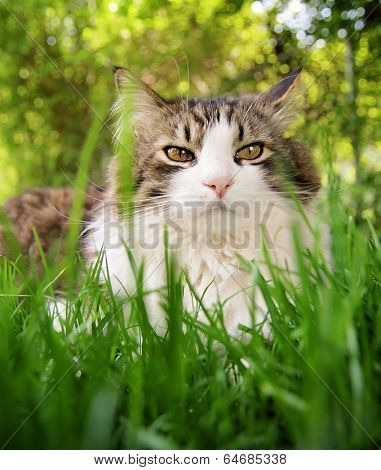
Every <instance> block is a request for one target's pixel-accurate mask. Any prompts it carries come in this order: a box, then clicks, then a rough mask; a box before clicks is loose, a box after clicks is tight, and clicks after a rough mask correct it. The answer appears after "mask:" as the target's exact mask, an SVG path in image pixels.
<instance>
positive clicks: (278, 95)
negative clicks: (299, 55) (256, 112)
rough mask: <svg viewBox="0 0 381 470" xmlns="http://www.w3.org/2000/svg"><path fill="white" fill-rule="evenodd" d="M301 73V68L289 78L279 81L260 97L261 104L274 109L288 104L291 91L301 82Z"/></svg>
mask: <svg viewBox="0 0 381 470" xmlns="http://www.w3.org/2000/svg"><path fill="white" fill-rule="evenodd" d="M301 72H302V68H301V67H299V68H298V69H297V70H295V71H294V72H292V73H290V75H288V76H287V77H285V78H283V79H282V80H279V82H277V83H276V84H275V85H273V86H272V87H271V88H270V89H269V90H267V91H265V92H264V93H262V94H261V95H260V96H259V97H258V100H259V102H261V103H263V104H264V105H267V106H272V107H274V108H279V107H282V106H283V105H284V104H285V103H286V101H287V98H288V97H289V94H290V92H291V90H292V89H293V88H294V87H295V85H296V84H297V82H298V81H299V79H300V74H301Z"/></svg>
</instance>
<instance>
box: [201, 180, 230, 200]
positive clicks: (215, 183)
mask: <svg viewBox="0 0 381 470" xmlns="http://www.w3.org/2000/svg"><path fill="white" fill-rule="evenodd" d="M204 185H205V186H208V187H209V188H210V189H212V190H213V191H214V192H215V193H216V194H217V196H218V197H219V198H222V197H223V196H224V194H225V193H226V191H227V190H228V188H229V187H230V186H231V185H232V179H231V178H230V176H218V177H211V178H207V179H206V180H205V181H204Z"/></svg>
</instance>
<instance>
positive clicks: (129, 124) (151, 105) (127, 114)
mask: <svg viewBox="0 0 381 470" xmlns="http://www.w3.org/2000/svg"><path fill="white" fill-rule="evenodd" d="M113 72H114V78H115V85H116V88H117V91H118V97H117V99H116V101H115V103H114V106H113V108H112V114H113V115H114V116H115V117H116V123H115V129H116V131H115V140H116V141H120V140H121V139H122V135H123V134H124V133H125V132H127V131H128V129H130V128H133V129H134V132H135V134H140V130H142V129H144V128H147V126H148V127H149V125H151V126H152V127H154V126H155V125H156V124H155V123H156V122H157V121H158V120H160V119H162V115H163V110H164V109H165V108H168V103H167V101H166V100H165V99H164V98H162V97H161V96H160V95H159V94H157V93H156V92H155V91H154V90H152V88H151V87H150V86H149V85H147V84H146V83H145V82H143V81H142V80H139V79H137V78H136V77H135V76H134V75H133V74H132V73H131V72H130V71H129V70H128V69H126V68H125V67H121V66H114V67H113ZM149 123H151V124H149Z"/></svg>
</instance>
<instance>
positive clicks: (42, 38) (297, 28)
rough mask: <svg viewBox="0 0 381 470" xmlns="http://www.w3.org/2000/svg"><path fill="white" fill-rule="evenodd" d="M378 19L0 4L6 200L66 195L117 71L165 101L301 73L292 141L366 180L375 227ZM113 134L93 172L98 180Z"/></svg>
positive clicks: (313, 10) (1, 161)
mask: <svg viewBox="0 0 381 470" xmlns="http://www.w3.org/2000/svg"><path fill="white" fill-rule="evenodd" d="M380 16H381V5H380V2H379V0H368V1H367V0H363V1H359V0H347V1H343V0H336V1H335V0H308V1H307V0H305V1H302V0H262V1H258V0H257V1H254V2H253V1H247V0H228V1H223V0H209V1H206V2H197V1H194V0H171V1H169V2H168V1H163V0H87V1H85V0H72V1H63V0H49V1H46V0H28V2H12V1H9V0H1V2H0V24H1V28H0V43H1V48H0V64H1V65H0V165H1V172H2V184H1V187H0V199H1V200H4V199H5V198H6V197H9V196H10V195H12V194H14V193H15V192H18V191H20V190H22V189H24V188H26V187H28V186H33V185H54V186H58V185H68V184H72V181H73V179H74V175H75V174H76V171H77V169H78V166H77V161H78V158H79V153H80V150H81V147H82V144H83V142H84V139H85V136H86V134H87V132H88V129H89V127H90V123H91V121H92V120H93V118H94V114H95V115H96V114H97V111H96V110H97V109H99V107H102V108H103V107H104V106H105V105H111V103H112V99H113V96H114V85H113V79H112V74H111V66H112V64H120V65H125V66H127V67H129V68H130V69H132V70H133V71H134V72H135V73H136V74H137V75H139V76H141V77H142V78H143V79H144V80H146V81H147V82H148V83H149V84H150V85H151V86H153V87H154V88H156V90H157V91H159V92H161V93H163V94H164V95H165V96H168V97H171V96H174V95H177V94H183V95H188V94H189V95H195V94H197V95H217V94H220V93H234V92H245V91H253V90H263V89H265V88H266V87H267V86H269V85H270V84H271V83H272V82H274V81H276V80H279V79H280V78H281V77H282V76H284V75H285V74H287V73H288V72H290V70H291V69H293V68H296V67H297V66H298V65H300V64H302V65H303V67H304V70H305V71H304V74H303V80H302V82H303V83H302V87H301V94H300V96H299V97H298V99H297V101H298V104H299V105H300V107H301V108H302V110H303V111H304V112H303V113H302V114H301V117H300V118H299V119H298V120H297V122H296V123H295V126H294V128H293V132H294V133H296V134H297V135H299V136H300V137H301V139H302V140H303V141H305V142H307V143H308V144H309V145H310V146H311V147H312V148H313V149H314V152H315V154H316V156H317V158H319V160H320V161H321V162H325V160H326V156H325V151H324V149H325V148H326V143H327V139H328V142H329V145H332V146H334V149H335V152H334V153H335V161H334V162H333V165H334V168H335V169H336V170H339V171H340V173H341V174H342V175H343V178H344V180H345V181H347V182H348V183H353V182H355V181H356V183H357V184H358V185H359V184H360V185H361V183H362V185H361V188H362V189H361V198H360V199H361V201H363V202H364V203H363V204H362V206H361V210H362V211H363V212H364V214H365V215H366V216H368V217H371V218H373V220H374V219H375V218H377V214H380V213H381V207H380V202H378V198H377V197H376V195H377V191H376V189H377V185H378V186H379V184H380V182H381V181H380V180H381V178H380V176H379V175H380V173H379V166H380V153H381V106H380V104H381V103H380V102H381V97H380V92H379V86H380V85H379V71H380V65H381V40H380V39H381V22H380V21H379V19H380ZM110 124H111V123H110V121H109V122H107V124H106V125H105V126H104V128H103V130H102V132H101V134H100V136H99V139H98V143H97V149H96V152H95V158H94V159H93V162H92V169H91V173H90V174H91V177H92V179H94V180H95V181H96V182H98V183H103V182H104V181H103V179H104V177H103V175H104V169H105V167H106V165H107V162H108V158H109V156H110V155H111V154H112V151H113V148H112V128H111V125H110ZM356 187H357V186H356ZM356 187H355V186H354V189H356ZM364 187H365V189H366V191H365V192H366V194H365V193H364V191H363V188H364ZM364 194H365V196H364ZM363 196H364V197H363ZM356 198H357V199H358V195H356Z"/></svg>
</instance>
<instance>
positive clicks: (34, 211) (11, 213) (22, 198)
mask: <svg viewBox="0 0 381 470" xmlns="http://www.w3.org/2000/svg"><path fill="white" fill-rule="evenodd" d="M74 196H75V191H74V189H72V188H32V189H28V190H27V191H25V192H24V193H23V194H21V195H19V196H16V197H13V198H11V199H9V200H8V201H6V203H5V204H4V206H3V212H4V213H5V215H6V218H7V219H8V223H4V221H3V223H2V227H1V229H0V252H1V253H3V254H4V253H7V249H8V246H7V238H8V237H7V233H6V232H9V230H11V231H12V232H13V234H14V235H15V237H16V239H17V242H18V244H19V247H20V249H21V251H22V252H23V253H24V254H26V253H31V254H33V255H35V256H36V257H38V247H37V245H36V238H35V234H34V229H35V230H36V232H37V233H38V237H39V240H40V243H41V247H42V249H43V251H44V252H45V253H46V252H48V251H49V248H50V246H51V245H52V243H54V242H56V241H58V242H59V241H60V240H63V239H64V237H65V234H66V233H67V231H68V229H69V227H70V224H72V223H82V224H83V223H86V222H87V221H88V220H89V219H90V218H91V214H92V212H93V210H94V209H95V207H96V206H97V205H98V204H99V203H100V201H102V197H103V192H102V190H101V189H98V188H96V187H95V186H89V187H88V188H87V190H86V193H85V194H84V205H83V211H82V215H81V220H80V221H79V220H77V221H74V220H71V216H70V214H71V209H72V206H73V200H74ZM5 225H8V227H6V226H5Z"/></svg>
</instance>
